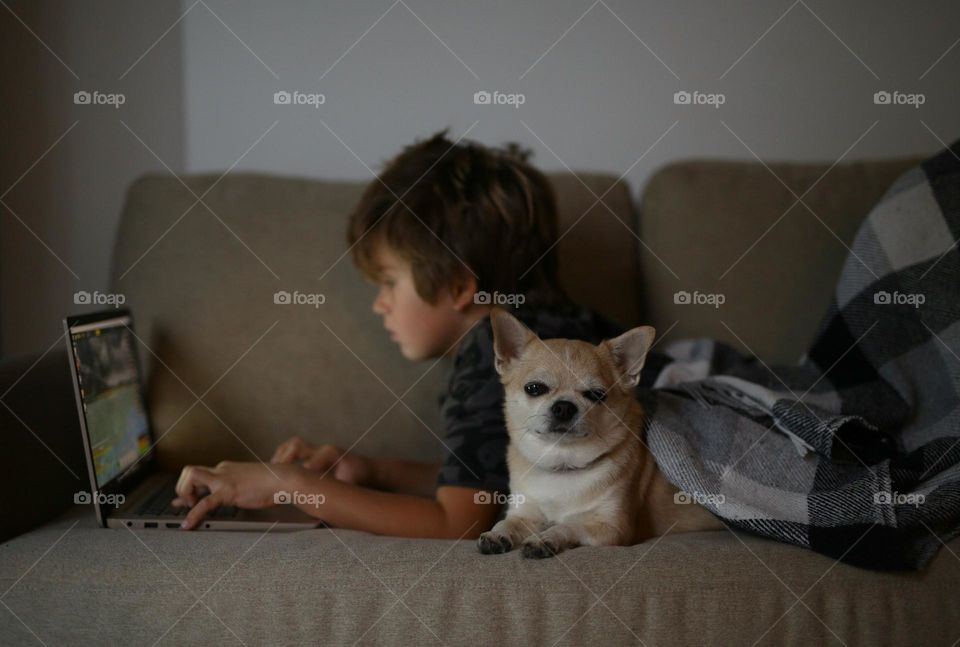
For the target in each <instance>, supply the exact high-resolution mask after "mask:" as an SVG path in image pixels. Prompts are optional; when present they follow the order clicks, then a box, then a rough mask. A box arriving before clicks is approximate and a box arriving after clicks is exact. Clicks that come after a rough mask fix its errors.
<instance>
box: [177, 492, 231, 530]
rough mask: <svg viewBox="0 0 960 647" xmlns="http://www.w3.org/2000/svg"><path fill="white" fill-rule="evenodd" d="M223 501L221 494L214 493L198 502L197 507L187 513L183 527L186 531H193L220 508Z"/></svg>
mask: <svg viewBox="0 0 960 647" xmlns="http://www.w3.org/2000/svg"><path fill="white" fill-rule="evenodd" d="M222 500H223V495H222V494H220V493H219V492H214V493H213V494H211V495H209V496H205V497H203V498H202V499H200V500H199V501H198V502H197V505H195V506H193V508H192V509H191V510H190V512H188V513H187V516H186V518H184V520H183V523H182V524H181V527H182V528H183V529H184V530H191V529H193V528H195V527H196V525H197V524H198V523H200V522H201V521H202V520H203V518H204V517H206V516H207V515H208V514H210V513H211V512H213V511H214V510H216V509H217V508H219V507H220V505H221V503H222Z"/></svg>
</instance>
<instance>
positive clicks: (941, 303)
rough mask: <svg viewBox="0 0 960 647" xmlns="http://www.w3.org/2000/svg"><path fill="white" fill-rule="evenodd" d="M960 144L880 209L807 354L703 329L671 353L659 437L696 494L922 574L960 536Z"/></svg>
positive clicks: (666, 463) (655, 418)
mask: <svg viewBox="0 0 960 647" xmlns="http://www.w3.org/2000/svg"><path fill="white" fill-rule="evenodd" d="M958 153H960V142H957V143H955V144H954V145H953V146H952V147H951V148H950V149H947V150H944V151H942V152H941V153H939V154H938V155H936V156H935V157H933V158H932V159H929V160H927V161H925V162H923V163H922V164H921V165H920V166H919V167H917V168H915V169H913V170H911V171H908V172H907V173H905V174H904V175H903V176H902V177H901V178H900V179H899V180H898V181H897V182H895V183H894V185H893V186H892V187H890V189H889V191H888V192H887V193H886V195H885V196H884V197H883V199H882V200H881V201H880V202H879V203H878V204H877V205H876V206H875V207H874V209H873V210H872V211H871V213H870V214H869V216H868V218H867V220H866V221H865V222H864V223H863V225H862V226H861V228H860V230H859V232H858V233H857V236H856V238H855V240H854V242H853V245H852V248H851V252H850V255H849V257H848V258H847V260H846V263H845V265H844V267H843V270H842V273H841V276H840V279H839V281H838V283H837V285H836V289H835V293H834V297H833V302H832V304H831V305H830V307H829V309H828V312H827V314H826V316H825V317H824V318H823V320H822V323H821V325H820V329H819V331H818V333H817V335H816V337H815V341H814V343H813V344H812V346H811V347H810V349H809V351H808V353H807V354H806V355H805V356H804V358H803V359H802V361H801V362H800V363H799V364H797V365H795V366H776V367H771V366H768V365H767V364H766V363H764V362H763V361H762V360H760V359H759V358H756V357H751V356H748V355H744V354H741V353H739V352H737V351H735V350H734V349H732V348H730V347H729V346H727V345H725V344H722V343H719V342H716V341H710V340H706V339H702V340H687V341H683V342H678V343H675V344H671V345H669V346H667V347H666V348H664V349H661V352H662V354H664V355H665V356H666V357H667V361H666V362H663V365H662V366H661V367H660V368H659V369H658V373H657V374H656V376H655V377H654V378H653V379H652V382H653V383H652V385H651V384H650V383H649V380H648V382H647V386H652V387H653V389H652V391H651V390H649V389H644V390H642V391H641V392H640V396H641V397H643V398H644V399H645V401H646V402H647V405H648V415H649V417H648V428H647V430H646V433H647V441H648V443H649V447H650V449H651V450H652V451H653V453H654V456H655V457H656V460H657V462H658V464H659V465H660V467H661V469H662V470H663V471H664V473H665V474H666V476H667V477H668V478H669V479H670V480H671V481H672V482H673V483H674V484H675V485H677V486H678V487H680V488H681V489H682V490H683V491H684V492H685V493H686V496H688V497H689V500H693V501H696V502H697V503H700V504H702V505H704V506H705V507H707V508H708V509H709V510H711V511H712V512H713V513H714V514H716V515H718V516H719V517H721V518H722V519H723V520H724V521H726V522H727V523H728V524H729V525H730V526H733V527H736V528H740V529H743V530H747V531H750V532H753V533H756V534H758V535H761V536H764V537H768V538H771V539H776V540H779V541H783V542H787V543H791V544H795V545H798V546H804V547H806V548H810V549H812V550H815V551H817V552H820V553H823V554H825V555H829V556H830V557H833V558H837V559H841V560H843V561H845V562H848V563H851V564H856V565H859V566H864V567H869V568H877V569H920V568H922V567H923V566H924V565H925V564H927V563H928V561H929V560H930V559H931V557H933V555H934V554H935V552H936V551H937V549H938V548H939V547H940V546H941V544H942V542H945V541H948V540H949V539H950V538H952V537H954V536H956V535H957V534H960V357H958V355H960V281H958V279H957V277H958V276H960V251H958V249H957V240H958V238H960V157H958Z"/></svg>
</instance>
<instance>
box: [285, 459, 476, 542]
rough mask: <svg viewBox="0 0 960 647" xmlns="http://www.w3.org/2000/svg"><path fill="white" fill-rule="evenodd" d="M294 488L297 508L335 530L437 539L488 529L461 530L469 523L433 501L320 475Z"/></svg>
mask: <svg viewBox="0 0 960 647" xmlns="http://www.w3.org/2000/svg"><path fill="white" fill-rule="evenodd" d="M290 487H291V488H293V489H294V491H295V492H296V493H297V494H298V495H299V496H294V498H293V503H294V505H296V506H297V507H298V508H300V509H301V510H303V511H304V512H306V513H307V514H309V515H311V516H314V517H317V518H318V519H322V520H323V521H325V522H327V523H329V524H330V525H331V526H334V527H335V528H349V529H351V530H363V531H366V532H372V533H374V534H377V535H392V536H395V537H429V538H437V539H460V538H471V539H475V538H476V537H478V536H479V535H480V533H481V532H482V531H484V530H486V528H480V527H478V524H476V523H474V524H473V526H472V527H466V528H462V527H459V526H463V525H467V524H466V523H455V522H452V521H451V520H450V519H448V517H447V514H446V512H445V510H444V508H443V506H442V505H441V504H440V503H439V502H438V501H436V500H434V499H431V498H424V497H418V496H413V495H409V494H395V493H393V492H381V491H378V490H371V489H368V488H364V487H360V486H357V485H351V484H349V483H344V482H342V481H338V480H336V479H333V478H324V477H321V476H319V475H317V474H304V475H302V476H301V477H300V478H298V479H297V480H296V482H294V483H291V484H290ZM303 495H307V496H303ZM309 495H322V498H321V497H320V496H309ZM319 501H322V503H319Z"/></svg>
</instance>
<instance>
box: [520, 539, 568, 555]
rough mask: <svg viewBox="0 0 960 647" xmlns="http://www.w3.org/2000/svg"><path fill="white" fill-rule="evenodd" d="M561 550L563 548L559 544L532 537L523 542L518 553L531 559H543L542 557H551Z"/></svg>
mask: <svg viewBox="0 0 960 647" xmlns="http://www.w3.org/2000/svg"><path fill="white" fill-rule="evenodd" d="M561 550H563V549H562V548H561V547H560V546H558V545H557V544H555V543H554V542H552V541H550V540H547V541H543V540H542V539H538V538H536V537H534V538H531V539H528V540H527V541H525V542H523V545H522V546H521V551H520V554H521V555H523V556H524V557H530V558H533V559H543V558H544V557H553V556H554V555H556V554H557V553H559V552H560V551H561Z"/></svg>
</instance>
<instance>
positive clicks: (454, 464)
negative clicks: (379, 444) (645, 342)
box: [437, 303, 624, 492]
mask: <svg viewBox="0 0 960 647" xmlns="http://www.w3.org/2000/svg"><path fill="white" fill-rule="evenodd" d="M508 311H509V312H510V313H511V314H512V315H514V316H515V317H516V318H517V319H519V320H520V321H521V322H523V323H524V324H525V325H526V326H527V327H528V328H529V329H530V330H532V331H533V332H535V333H537V335H538V336H539V337H540V338H541V339H552V338H563V339H580V340H583V341H588V342H590V343H592V344H597V343H600V342H601V341H602V340H604V339H610V338H611V337H616V336H617V335H619V334H620V333H621V332H623V330H624V329H623V328H622V327H621V326H620V325H618V324H616V323H614V322H612V321H610V320H609V319H607V318H605V317H603V316H602V315H600V314H598V313H596V312H594V311H592V310H590V309H589V308H586V307H583V306H579V305H576V304H573V303H567V304H563V305H558V306H550V307H530V306H520V307H518V308H511V309H509V310H508ZM503 398H504V391H503V385H502V384H501V382H500V375H499V374H498V373H497V371H496V369H495V368H494V352H493V328H492V326H491V324H490V318H489V317H485V318H483V319H481V320H480V321H478V322H477V323H476V324H475V325H474V327H473V328H472V329H471V330H470V332H468V333H467V334H466V336H464V338H463V340H462V342H461V343H460V347H459V348H458V349H457V353H456V356H455V357H454V360H453V369H452V371H451V373H450V380H449V383H448V385H447V389H446V390H445V391H444V392H443V393H442V394H441V395H440V398H439V403H440V413H441V416H442V417H443V420H444V425H445V439H444V445H445V450H446V451H445V452H444V457H443V463H442V466H441V469H440V473H439V476H438V479H437V485H438V486H440V485H459V486H465V487H475V488H478V489H488V490H491V491H502V492H507V491H508V490H509V486H510V475H509V473H508V471H507V462H506V453H507V444H508V443H509V440H510V439H509V437H508V435H507V427H506V422H505V420H504V414H503Z"/></svg>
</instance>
